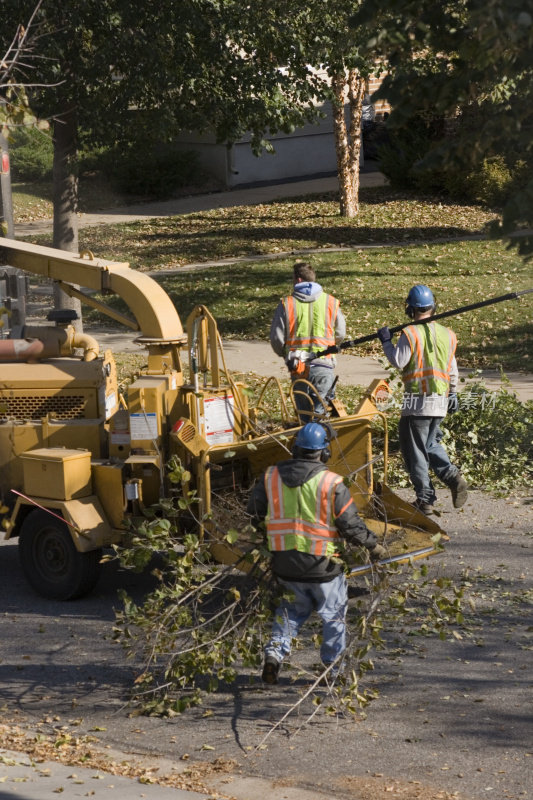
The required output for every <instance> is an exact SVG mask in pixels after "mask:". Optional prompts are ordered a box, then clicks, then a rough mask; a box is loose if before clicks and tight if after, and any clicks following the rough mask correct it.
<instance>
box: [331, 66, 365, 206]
mask: <svg viewBox="0 0 533 800" xmlns="http://www.w3.org/2000/svg"><path fill="white" fill-rule="evenodd" d="M346 85H347V87H346ZM346 88H347V92H346ZM333 91H334V93H335V98H336V102H335V103H334V104H333V129H334V132H335V149H336V152H337V171H338V174H339V202H340V213H341V217H355V216H357V214H358V213H359V158H360V155H361V117H362V113H363V97H364V95H365V79H364V78H363V77H362V76H361V75H360V74H359V73H358V72H357V70H355V69H351V70H349V72H348V75H347V76H346V74H345V73H344V72H339V73H337V75H335V76H334V78H333ZM345 94H347V96H348V108H349V126H347V125H346V116H345V111H344V98H345Z"/></svg>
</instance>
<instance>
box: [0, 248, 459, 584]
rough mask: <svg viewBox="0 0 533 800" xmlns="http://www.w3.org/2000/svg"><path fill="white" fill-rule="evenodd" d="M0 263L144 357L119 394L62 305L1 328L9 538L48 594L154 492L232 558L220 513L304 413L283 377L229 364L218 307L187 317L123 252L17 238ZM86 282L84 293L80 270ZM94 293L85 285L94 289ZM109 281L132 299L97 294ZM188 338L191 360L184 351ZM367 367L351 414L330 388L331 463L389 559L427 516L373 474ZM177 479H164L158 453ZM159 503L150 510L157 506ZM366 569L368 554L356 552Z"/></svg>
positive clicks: (87, 569) (123, 529)
mask: <svg viewBox="0 0 533 800" xmlns="http://www.w3.org/2000/svg"><path fill="white" fill-rule="evenodd" d="M2 245H3V250H4V260H5V263H9V264H10V265H11V266H13V267H17V268H20V269H24V270H26V271H28V272H32V273H34V274H37V275H40V276H43V277H45V278H48V279H52V280H55V281H57V282H58V283H59V285H60V286H61V288H62V289H63V290H64V291H66V292H67V293H68V294H71V295H74V296H77V297H79V298H80V299H81V300H82V302H84V303H86V304H88V305H90V306H92V307H93V308H96V309H98V310H99V311H100V312H101V313H103V314H106V315H107V316H109V317H111V318H112V319H114V320H115V321H117V322H119V323H121V324H123V325H126V326H127V327H129V328H130V329H132V330H134V331H137V332H138V339H137V341H138V343H139V345H141V346H144V347H145V348H146V349H147V359H146V365H145V366H144V367H143V368H142V369H141V370H140V371H139V373H138V374H137V375H136V376H135V378H134V380H133V382H132V383H130V384H129V386H128V388H127V393H126V392H125V393H124V395H123V394H122V393H121V391H120V387H119V385H118V381H117V374H116V366H115V361H114V358H113V355H112V353H111V352H110V351H106V352H104V353H103V354H100V352H99V348H98V342H97V341H95V340H94V339H93V338H92V337H90V336H87V335H85V334H78V333H76V331H75V330H74V329H73V326H72V324H71V323H72V319H71V318H70V317H69V314H68V313H67V314H66V315H65V314H63V313H60V312H52V313H51V314H50V315H49V322H51V323H54V324H48V325H42V326H41V325H37V326H31V327H29V328H26V329H23V330H20V331H15V330H13V331H11V335H10V338H9V339H3V340H0V363H1V367H2V369H1V375H0V505H1V506H2V514H3V525H4V528H5V531H6V538H8V539H9V538H13V537H18V538H19V551H20V556H21V563H22V568H23V570H24V573H25V575H26V577H27V579H28V580H29V582H30V584H31V585H32V586H33V588H34V589H35V590H36V591H37V592H39V593H40V594H42V595H44V596H47V597H54V598H59V599H68V598H72V597H78V596H80V595H83V594H84V593H86V592H88V591H90V590H91V589H92V587H93V586H94V585H95V583H96V580H97V577H98V570H99V562H100V557H101V552H102V549H103V548H106V547H109V546H111V545H113V544H117V543H123V544H127V541H128V536H129V531H130V530H131V527H132V525H133V524H134V523H135V521H136V520H137V519H139V518H142V517H143V514H144V513H145V512H146V509H147V508H148V507H152V509H153V508H157V507H158V506H159V504H160V501H161V499H162V498H168V497H172V496H175V495H176V493H178V495H181V497H182V498H188V501H189V502H188V503H187V504H186V505H187V506H188V507H187V508H186V510H185V511H184V513H183V515H182V519H180V527H182V528H183V530H189V529H190V526H191V525H194V526H195V528H196V530H198V531H199V532H200V534H201V535H203V536H205V537H209V541H210V542H211V544H212V552H213V556H214V557H215V558H216V559H219V560H222V561H224V562H225V563H235V562H237V561H238V560H239V559H240V557H241V555H242V549H241V547H240V546H239V542H237V543H236V544H235V545H229V544H228V542H227V541H225V539H224V534H225V532H226V531H227V528H228V527H239V525H240V524H241V523H243V524H246V522H247V520H246V518H245V515H244V508H245V501H246V497H247V493H248V492H249V490H250V488H251V486H252V485H253V482H254V481H255V479H256V478H257V477H258V476H259V475H260V473H261V472H262V471H263V470H264V469H265V468H266V467H267V466H269V465H271V464H274V463H275V462H276V461H278V460H280V459H282V458H286V457H287V456H288V453H290V448H291V444H292V440H293V438H294V436H295V435H296V433H297V430H298V427H299V424H298V422H297V416H296V413H295V410H294V407H293V403H292V402H291V398H289V401H287V398H286V397H285V396H284V394H283V391H282V388H281V385H280V384H279V381H277V380H275V379H269V381H267V383H266V386H265V387H264V388H263V391H262V392H261V393H260V395H259V399H258V401H257V402H256V403H255V405H254V404H253V403H250V400H249V396H250V392H249V391H248V390H247V388H246V387H245V386H244V385H243V384H242V383H241V382H239V381H236V380H235V379H234V378H233V376H232V375H231V374H230V372H229V371H228V369H227V368H226V365H225V362H224V354H223V351H222V346H221V342H220V337H219V334H218V331H217V326H216V323H215V320H214V319H213V317H212V316H211V314H210V313H209V311H208V310H207V309H206V308H204V307H203V306H199V307H197V308H196V309H195V310H194V311H193V312H192V314H191V315H190V317H189V319H188V321H187V326H186V331H184V330H183V328H182V326H181V322H180V319H179V316H178V313H177V311H176V309H175V307H174V304H173V303H172V301H171V299H170V298H169V296H168V295H167V294H166V292H165V291H164V290H163V289H162V288H161V287H160V286H159V285H158V284H157V283H156V282H155V281H154V280H153V279H151V278H150V277H149V276H147V275H146V274H143V273H139V272H137V271H134V270H132V269H130V267H129V265H128V264H124V263H117V262H111V261H106V260H103V259H95V258H94V257H92V255H91V254H90V253H86V254H84V255H83V256H80V255H76V254H70V253H66V252H63V251H60V250H54V249H52V248H46V247H41V246H38V245H32V244H28V243H25V242H17V241H13V240H3V241H2ZM74 284H76V285H77V286H80V287H84V288H85V289H89V290H91V293H90V294H86V293H84V292H82V291H80V289H78V288H77V286H75V285H74ZM95 293H96V294H95ZM112 294H115V295H118V296H119V297H120V298H121V299H122V300H123V301H124V303H125V304H126V306H127V308H128V309H129V311H130V314H129V315H128V314H124V313H123V312H122V311H121V312H119V311H117V310H116V308H114V307H112V306H110V305H108V304H106V303H105V302H103V300H101V299H100V297H101V296H104V297H105V296H106V295H112ZM184 350H187V353H188V357H189V369H188V370H184V368H183V366H182V355H183V351H184ZM385 387H386V385H385V384H383V383H380V382H375V383H374V384H373V385H372V386H371V387H370V389H369V391H368V392H367V395H366V397H365V398H364V400H363V401H362V403H361V404H360V406H359V408H358V409H357V410H356V412H355V413H354V414H350V415H348V414H346V412H345V410H344V409H343V408H342V405H341V404H336V406H335V408H334V412H335V414H336V417H334V418H332V419H331V420H330V422H331V425H332V429H333V432H334V434H335V436H334V438H333V440H332V442H331V451H332V455H331V459H330V461H329V467H330V468H331V469H333V470H335V471H336V472H338V473H340V474H341V475H343V476H345V478H346V480H347V482H348V483H349V485H350V488H351V491H352V494H353V497H354V500H355V502H356V504H357V507H358V509H359V511H360V513H361V514H362V515H363V516H364V517H365V519H366V521H367V524H368V525H369V527H372V529H373V530H375V532H376V533H377V534H378V537H379V540H380V542H382V543H383V544H384V545H385V546H386V547H387V548H388V551H389V553H390V557H391V558H394V559H404V558H409V557H413V558H418V557H421V556H425V555H429V554H431V553H432V552H434V547H433V541H432V536H434V535H435V534H438V533H441V534H442V533H443V532H442V531H441V529H440V528H439V526H438V525H437V524H436V523H435V522H434V521H433V520H430V519H428V518H427V517H425V516H424V515H422V514H421V513H420V512H418V511H416V510H415V509H414V508H413V507H412V506H410V505H409V504H408V503H404V502H403V501H402V500H400V498H398V497H396V496H395V495H394V494H393V493H392V492H391V491H390V489H388V488H387V486H386V483H385V482H383V483H382V485H381V486H375V485H374V478H373V464H374V461H375V459H376V458H379V459H381V460H382V462H383V468H384V473H385V475H386V462H387V437H386V421H385V418H384V417H383V416H382V420H383V427H384V429H385V436H384V439H383V447H381V445H380V449H381V452H380V453H379V454H376V453H373V452H372V423H373V420H374V419H375V418H376V417H378V418H379V414H380V412H379V409H378V407H377V405H376V397H377V393H378V392H380V391H383V390H384V388H385ZM273 388H274V389H276V391H278V390H279V391H278V393H279V414H277V418H276V420H274V421H273V420H272V419H266V415H265V411H264V400H263V398H264V393H265V391H267V390H268V391H270V390H271V389H273ZM171 460H172V461H173V462H175V461H176V460H179V463H181V465H182V466H183V475H184V478H183V481H182V482H181V485H178V486H176V485H175V484H172V483H171V482H170V481H169V477H168V470H167V465H168V463H169V461H171ZM156 513H160V512H156ZM354 568H355V569H358V570H359V571H364V570H365V569H369V568H370V567H369V565H368V564H366V565H365V564H361V565H359V566H356V567H354Z"/></svg>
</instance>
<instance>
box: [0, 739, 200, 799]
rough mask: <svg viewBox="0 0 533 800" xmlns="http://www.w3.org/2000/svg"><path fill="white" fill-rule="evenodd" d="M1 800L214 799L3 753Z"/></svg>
mask: <svg viewBox="0 0 533 800" xmlns="http://www.w3.org/2000/svg"><path fill="white" fill-rule="evenodd" d="M0 781H1V783H0V800H48V798H49V800H54V798H57V797H58V795H61V796H62V797H64V798H66V800H74V798H77V797H89V796H90V797H91V798H92V799H93V800H110V798H112V800H137V798H138V799H139V800H209V798H212V797H213V795H212V794H211V793H210V794H201V793H198V792H189V791H186V790H184V789H178V788H175V787H174V786H160V785H158V784H155V783H141V782H140V781H139V780H138V779H137V778H127V777H123V776H122V775H113V774H111V773H109V772H104V771H102V770H99V769H94V768H88V767H80V766H72V767H71V766H66V765H64V764H60V763H59V762H58V761H39V762H38V761H33V760H32V759H31V758H30V757H29V756H27V755H26V754H25V753H18V752H13V751H9V750H0Z"/></svg>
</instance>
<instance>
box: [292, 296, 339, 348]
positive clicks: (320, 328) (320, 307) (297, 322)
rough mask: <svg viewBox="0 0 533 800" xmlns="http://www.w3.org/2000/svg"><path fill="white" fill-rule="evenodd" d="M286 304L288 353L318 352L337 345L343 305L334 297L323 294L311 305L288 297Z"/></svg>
mask: <svg viewBox="0 0 533 800" xmlns="http://www.w3.org/2000/svg"><path fill="white" fill-rule="evenodd" d="M283 305H284V306H285V316H286V322H287V338H286V341H285V346H286V348H287V351H289V350H305V351H306V352H308V353H318V352H319V351H320V350H325V349H326V347H330V346H331V345H334V344H335V320H336V318H337V312H338V310H339V306H340V303H339V301H338V300H337V299H336V298H335V297H333V295H331V294H326V293H325V292H322V294H320V295H319V296H318V297H317V299H316V300H313V301H312V302H310V303H304V302H302V301H301V300H297V299H296V298H295V297H293V296H291V297H285V298H284V300H283ZM327 358H331V356H327Z"/></svg>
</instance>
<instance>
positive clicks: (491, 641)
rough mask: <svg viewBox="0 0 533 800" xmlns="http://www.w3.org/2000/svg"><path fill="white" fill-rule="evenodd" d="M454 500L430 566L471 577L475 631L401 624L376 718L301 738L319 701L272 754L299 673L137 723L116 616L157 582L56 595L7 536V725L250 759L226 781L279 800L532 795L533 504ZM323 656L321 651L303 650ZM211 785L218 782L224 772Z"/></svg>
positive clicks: (382, 666)
mask: <svg viewBox="0 0 533 800" xmlns="http://www.w3.org/2000/svg"><path fill="white" fill-rule="evenodd" d="M446 494H447V493H446V492H443V493H442V499H441V500H440V508H441V510H442V517H441V520H440V521H441V524H442V525H443V527H444V528H445V529H446V530H447V531H448V532H449V534H450V542H449V543H448V544H447V546H446V551H445V553H444V554H441V555H440V556H436V557H433V558H432V559H431V560H430V561H429V562H428V563H429V565H430V568H431V571H432V574H433V575H435V576H437V575H444V576H448V577H451V578H453V579H454V580H455V581H456V582H459V580H460V578H461V577H462V578H463V579H464V578H465V576H466V575H467V574H468V580H469V581H470V584H471V586H470V588H469V589H467V591H468V592H470V594H471V595H472V597H473V603H474V606H473V607H470V605H469V604H468V603H466V604H465V605H466V608H467V612H468V616H469V628H470V633H469V634H465V633H464V631H463V632H462V634H461V635H462V636H463V638H461V639H455V638H453V637H452V638H450V639H449V640H447V641H445V642H442V641H440V640H439V639H438V638H433V637H431V638H428V637H420V636H410V635H408V628H407V627H406V626H405V624H404V622H403V621H402V620H401V618H398V621H397V628H393V629H392V630H390V631H389V632H388V633H387V639H388V646H387V649H386V650H385V651H384V652H382V653H381V654H378V655H377V657H376V658H375V665H376V669H375V671H374V672H373V673H370V675H369V679H368V683H369V685H371V686H372V687H374V688H376V689H378V690H379V692H380V696H379V698H378V699H377V700H375V701H374V702H373V703H372V704H371V705H370V707H369V709H368V712H367V717H366V719H358V720H356V721H354V720H344V719H340V718H329V717H326V716H324V715H320V714H319V715H317V717H316V718H315V719H314V721H313V722H312V723H311V724H309V725H307V726H304V727H303V729H302V730H300V732H299V733H297V735H293V734H294V733H295V731H296V730H297V728H298V727H299V726H300V724H301V723H302V721H303V720H304V719H305V715H306V714H307V712H309V711H310V707H305V708H302V709H301V712H300V715H299V716H293V717H291V718H290V719H289V720H288V721H287V723H286V724H284V725H283V726H281V728H280V729H278V730H276V731H275V732H274V733H273V734H272V735H271V736H270V737H269V739H268V740H267V742H266V746H265V747H264V749H260V750H254V748H255V747H256V746H257V745H258V744H259V743H260V742H261V740H262V739H263V737H264V736H265V734H266V733H267V732H268V731H269V730H270V728H271V726H272V724H273V723H274V722H276V721H277V720H278V719H280V717H281V716H282V715H283V714H284V713H285V711H286V710H287V709H288V708H289V707H290V705H291V704H292V703H293V702H294V701H295V700H296V699H297V696H298V691H299V690H301V689H302V683H301V682H300V683H299V682H298V681H297V682H296V683H294V684H293V683H291V681H290V678H289V673H288V672H283V673H282V680H281V683H280V685H279V686H277V687H269V688H263V687H262V686H261V684H260V682H257V681H256V682H255V683H251V682H250V674H249V673H248V672H244V671H243V673H242V675H241V676H240V678H239V680H238V682H237V684H236V685H235V686H232V687H231V688H230V689H227V690H223V691H220V693H218V694H216V695H214V696H210V697H209V698H208V699H207V701H206V703H205V706H204V707H203V708H200V709H196V710H192V711H190V712H188V713H186V714H184V715H182V716H179V717H176V718H173V719H170V720H162V719H157V718H151V717H150V718H149V717H131V716H129V709H128V707H127V705H126V701H127V692H128V687H129V686H130V685H131V681H132V679H133V677H134V675H135V674H136V673H135V668H134V665H132V664H130V663H129V662H127V661H126V659H125V657H124V654H123V651H122V649H121V648H120V646H119V645H117V644H116V643H114V642H113V641H112V626H113V620H114V611H113V609H114V608H115V607H118V605H119V603H118V600H117V590H118V589H119V588H125V589H127V590H128V591H129V592H130V593H132V594H133V596H134V597H136V598H140V597H142V594H143V592H145V591H146V590H147V589H148V588H149V587H150V585H151V580H152V579H151V578H150V576H146V575H144V576H138V575H134V574H130V573H127V572H125V571H123V570H121V569H119V568H118V567H117V566H116V565H114V564H110V565H106V567H105V568H104V571H103V576H102V579H101V581H100V583H99V585H98V586H97V588H96V591H95V592H94V594H93V595H92V596H90V597H87V598H84V599H81V600H78V601H74V602H69V603H60V602H55V601H48V600H44V599H43V598H40V597H38V596H36V595H35V594H33V592H32V591H31V590H30V589H29V588H28V586H27V585H26V584H25V581H24V578H23V576H22V573H21V570H20V567H19V564H18V557H17V547H16V544H14V543H11V542H4V543H2V544H1V546H0V587H1V597H2V599H1V610H2V614H1V616H0V695H1V697H2V703H1V710H0V722H2V721H3V720H15V721H18V722H19V724H20V723H23V724H24V725H27V726H28V727H29V729H31V730H39V731H41V732H43V733H50V732H52V731H54V730H61V729H62V730H63V731H71V732H72V735H81V734H87V733H90V735H91V736H94V737H95V738H96V739H97V740H98V741H99V743H100V745H95V746H101V747H102V749H103V750H105V748H106V747H108V746H110V747H112V748H117V749H119V750H121V751H124V752H127V753H133V754H144V755H147V756H148V757H149V759H151V760H152V761H153V763H156V760H157V759H158V758H159V757H165V758H167V759H170V762H171V763H173V764H178V763H181V764H183V756H184V754H188V757H189V758H190V760H191V761H193V760H195V761H212V760H213V759H215V758H225V759H235V761H236V762H237V765H238V767H237V768H235V769H234V770H232V774H231V775H225V776H223V778H222V779H221V778H219V779H218V785H219V788H222V789H223V791H224V792H226V793H228V794H230V795H231V796H233V797H237V798H239V800H251V798H253V797H263V796H266V794H265V786H266V785H268V786H275V787H277V789H276V790H275V791H273V793H272V794H271V795H270V796H272V797H273V798H275V800H281V798H284V797H298V798H302V799H303V798H304V797H305V796H306V790H308V791H309V795H307V796H309V797H312V796H313V797H315V796H316V792H319V793H321V795H323V796H325V797H336V798H337V797H339V798H340V797H351V798H358V799H359V800H374V798H375V799H376V800H377V798H381V797H393V798H394V797H398V798H400V797H401V798H407V799H408V800H411V798H424V800H425V799H426V798H431V799H432V800H433V798H438V797H448V795H446V794H439V792H442V793H445V792H448V793H450V797H451V796H452V793H454V792H456V793H458V794H456V795H453V796H454V797H466V798H476V800H478V799H479V798H486V797H493V798H497V799H498V800H504V798H526V797H527V796H528V789H529V787H530V786H531V756H532V753H531V716H530V711H531V709H530V707H529V706H528V703H530V700H531V649H532V633H531V630H532V629H531V617H530V614H529V616H528V609H529V611H530V608H531V606H530V605H529V606H528V599H529V601H530V600H531V574H530V570H529V561H528V559H530V552H531V535H532V532H533V517H532V513H531V505H530V503H531V498H529V500H528V499H527V498H521V499H510V500H503V499H493V498H490V497H489V496H486V495H483V494H481V493H472V494H471V496H470V499H469V501H468V503H467V505H466V506H465V507H464V508H463V509H462V510H461V511H459V512H458V511H454V510H453V508H452V507H451V503H450V501H449V499H448V497H447V496H446ZM313 657H314V658H315V659H316V655H314V654H313V653H311V652H310V650H309V649H304V650H302V651H301V652H300V653H299V654H298V656H297V658H301V659H302V660H303V661H305V659H306V658H313ZM206 710H209V712H210V714H209V715H208V716H206V715H205V712H206ZM528 747H529V750H528ZM210 748H213V749H210ZM257 778H262V779H266V780H267V781H268V784H265V783H264V781H260V782H259V783H258V782H257V781H256V779H257ZM221 780H225V781H228V782H227V783H221V782H220V781H221ZM210 785H211V786H216V785H217V781H216V780H215V778H212V779H211V783H210ZM258 786H259V787H260V788H259V789H258V788H257V787H258ZM254 787H255V789H254ZM280 787H281V788H280ZM291 787H292V788H291ZM391 787H392V788H391ZM0 788H1V787H0ZM296 790H297V791H296ZM294 792H296V793H294ZM419 792H421V793H419ZM267 794H269V793H268V792H267Z"/></svg>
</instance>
